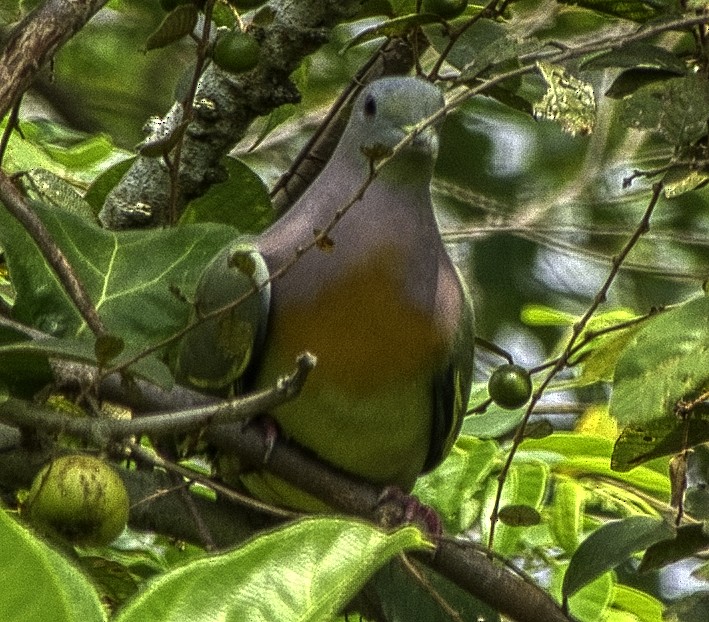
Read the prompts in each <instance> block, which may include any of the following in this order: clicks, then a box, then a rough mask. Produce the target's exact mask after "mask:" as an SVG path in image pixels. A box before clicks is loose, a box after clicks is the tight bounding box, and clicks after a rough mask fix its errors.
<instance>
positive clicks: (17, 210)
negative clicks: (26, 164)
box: [0, 171, 106, 336]
mask: <svg viewBox="0 0 709 622" xmlns="http://www.w3.org/2000/svg"><path fill="white" fill-rule="evenodd" d="M0 202H2V204H3V205H4V206H5V208H6V209H7V210H8V211H9V212H10V213H11V214H12V215H13V216H14V217H15V218H17V220H19V221H20V223H21V224H22V226H23V227H24V228H25V230H26V231H27V233H29V235H30V236H31V237H32V239H33V240H34V242H35V244H37V247H38V248H39V250H40V251H41V253H42V255H43V256H44V258H45V259H46V260H47V263H48V264H49V265H50V266H51V267H52V269H53V270H54V272H55V273H56V274H57V276H58V277H59V280H60V281H61V283H62V285H63V286H64V289H65V291H66V292H67V294H68V295H69V297H70V298H71V300H72V302H73V303H74V304H75V305H76V308H77V309H78V310H79V313H81V316H82V317H83V318H84V321H85V322H86V324H87V325H88V326H89V328H90V329H91V330H92V332H93V333H94V334H95V335H96V336H99V335H103V334H105V333H106V328H105V327H104V325H103V322H102V321H101V318H100V317H99V315H98V313H97V311H96V308H95V307H94V304H93V302H91V298H90V297H89V294H88V293H87V291H86V288H85V287H84V284H83V283H82V282H81V281H80V280H79V278H78V277H77V276H76V273H75V272H74V269H73V268H72V266H71V264H70V263H69V262H68V261H67V258H66V257H65V256H64V253H63V252H62V251H61V249H60V248H59V247H58V246H57V245H56V243H55V242H54V240H53V238H52V234H51V233H50V232H49V230H48V229H47V227H45V225H44V223H43V222H42V221H41V220H40V219H39V218H38V217H37V214H35V213H34V212H33V211H32V208H31V207H30V205H29V204H28V203H27V201H26V199H25V198H24V197H23V196H22V194H20V191H19V190H18V189H17V188H16V187H15V185H14V184H13V183H12V181H11V180H10V178H9V177H8V176H7V175H6V174H5V173H4V172H3V171H0Z"/></svg>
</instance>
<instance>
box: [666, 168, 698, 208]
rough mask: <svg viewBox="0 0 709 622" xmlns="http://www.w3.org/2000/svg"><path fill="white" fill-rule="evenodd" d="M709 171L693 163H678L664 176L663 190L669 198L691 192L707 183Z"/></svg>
mask: <svg viewBox="0 0 709 622" xmlns="http://www.w3.org/2000/svg"><path fill="white" fill-rule="evenodd" d="M708 180H709V172H707V171H706V169H705V168H703V167H702V168H699V169H698V168H697V167H696V166H693V165H691V164H677V165H675V166H673V167H671V168H670V169H669V170H668V171H667V173H665V176H664V177H663V178H662V190H663V192H664V193H665V196H666V197H667V198H668V199H674V198H675V197H678V196H680V195H682V194H684V193H685V192H691V191H692V190H696V189H697V188H701V187H703V186H704V185H706V183H707V181H708Z"/></svg>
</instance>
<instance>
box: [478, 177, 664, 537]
mask: <svg viewBox="0 0 709 622" xmlns="http://www.w3.org/2000/svg"><path fill="white" fill-rule="evenodd" d="M661 193H662V183H657V184H655V186H654V188H653V193H652V197H651V198H650V201H649V203H648V206H647V208H646V209H645V213H644V214H643V217H642V219H641V220H640V223H639V224H638V227H637V229H636V230H635V232H634V233H633V235H632V236H631V237H630V239H629V240H628V241H627V243H626V244H625V246H624V247H623V248H622V249H621V251H620V253H619V254H618V255H616V257H614V259H613V265H612V267H611V270H610V273H609V274H608V277H607V278H606V280H605V282H604V283H603V285H602V286H601V288H600V289H599V290H598V292H597V293H596V296H595V297H594V299H593V301H592V302H591V304H590V305H589V307H588V309H586V312H585V313H584V314H583V316H582V317H581V319H580V320H579V321H578V322H576V324H574V326H573V328H572V331H571V336H570V338H569V341H568V343H567V344H566V347H565V348H564V351H563V352H562V354H561V356H560V357H559V358H558V359H557V361H556V363H555V364H554V366H553V367H552V369H551V370H550V371H549V373H548V374H547V376H546V377H545V378H544V379H543V380H542V382H541V384H540V385H539V386H538V387H537V389H536V390H535V391H534V393H533V394H532V399H531V400H530V402H529V405H528V406H527V411H526V412H525V414H524V418H523V419H522V421H521V423H520V425H519V427H518V428H517V432H516V433H515V436H514V438H513V440H512V447H511V448H510V451H509V454H508V456H507V460H506V461H505V464H504V465H503V467H502V470H501V471H500V474H499V475H498V477H497V479H498V482H499V484H498V487H497V493H496V495H495V503H494V504H493V508H492V512H491V513H490V535H489V538H488V547H489V548H490V549H491V550H492V548H493V544H494V539H495V527H496V525H497V520H498V516H499V510H500V503H501V500H502V490H503V487H504V484H505V481H506V479H507V474H508V473H509V470H510V468H511V466H512V461H513V459H514V457H515V455H516V453H517V449H518V448H519V446H520V444H521V443H522V441H523V440H524V433H525V428H526V426H527V422H528V421H529V418H530V417H531V415H532V411H533V410H534V407H535V405H536V404H537V402H538V401H539V400H540V398H541V397H542V395H543V394H544V391H545V390H546V388H547V386H548V385H549V383H550V382H551V381H552V380H553V378H554V377H555V376H556V375H557V374H558V373H559V372H560V371H561V370H562V369H563V368H564V367H565V366H566V365H567V363H568V361H569V357H570V356H571V352H572V351H573V350H574V347H575V345H576V340H577V339H578V337H579V335H580V334H581V333H582V332H583V330H584V328H585V327H586V325H587V324H588V322H589V320H590V319H591V317H592V316H593V314H594V313H595V312H596V309H598V307H599V306H600V305H601V304H602V303H603V302H605V300H606V297H607V295H608V290H609V289H610V287H611V285H612V283H613V281H614V280H615V277H616V276H617V275H618V272H619V271H620V267H621V265H622V264H623V261H624V260H625V258H626V257H627V256H628V253H630V251H631V250H632V249H633V247H634V246H635V245H636V244H637V242H638V240H639V239H640V238H641V237H642V235H643V234H644V233H645V232H646V231H648V230H649V228H650V218H651V217H652V213H653V211H654V210H655V206H656V205H657V202H658V200H659V198H660V194H661Z"/></svg>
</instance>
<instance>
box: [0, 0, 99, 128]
mask: <svg viewBox="0 0 709 622" xmlns="http://www.w3.org/2000/svg"><path fill="white" fill-rule="evenodd" d="M106 2H107V0H82V1H79V0H72V1H71V2H68V1H67V0H47V2H45V3H43V4H41V5H40V6H38V7H37V8H36V9H35V10H34V11H32V12H31V13H29V14H28V15H27V16H26V17H25V18H24V19H23V20H22V21H21V22H20V23H19V24H17V26H15V28H14V29H13V30H12V33H11V34H10V37H9V39H8V41H7V44H6V45H5V48H4V49H3V50H2V53H1V54H0V119H1V118H2V117H4V116H5V115H6V114H7V112H8V110H10V108H11V107H12V105H13V104H14V103H15V101H16V100H17V99H18V97H20V96H21V95H22V94H23V93H24V92H25V91H26V90H27V89H28V88H29V87H30V85H31V84H32V81H33V80H34V78H35V76H36V75H37V72H38V71H39V70H40V69H41V68H42V67H44V65H45V64H46V63H47V61H48V60H50V59H51V58H52V57H53V56H54V54H56V52H57V50H58V49H59V48H60V47H61V46H62V45H63V44H64V43H66V42H67V41H68V40H69V39H71V38H72V37H73V36H74V35H75V34H76V33H77V32H78V31H79V30H81V29H82V28H83V26H84V24H86V23H87V22H88V21H89V20H90V19H91V18H92V17H93V15H94V14H95V13H97V12H98V11H99V9H101V7H103V5H104V4H106Z"/></svg>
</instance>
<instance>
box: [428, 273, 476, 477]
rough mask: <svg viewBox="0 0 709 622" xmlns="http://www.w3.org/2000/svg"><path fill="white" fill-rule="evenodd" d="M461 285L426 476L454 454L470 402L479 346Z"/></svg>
mask: <svg viewBox="0 0 709 622" xmlns="http://www.w3.org/2000/svg"><path fill="white" fill-rule="evenodd" d="M459 281H460V283H461V287H462V290H463V306H462V310H461V314H460V318H459V320H458V331H457V333H456V336H455V340H454V342H453V349H452V351H451V356H450V359H449V360H448V365H447V366H446V368H445V369H444V370H443V373H441V374H439V375H438V376H437V377H436V378H435V379H434V383H433V399H434V411H433V429H432V431H431V445H430V446H429V449H428V455H427V456H426V462H425V464H424V467H423V472H424V473H427V472H428V471H431V470H432V469H434V468H435V467H437V466H438V464H439V463H440V462H441V461H443V459H444V458H445V457H446V456H447V455H448V453H449V452H450V450H451V448H452V447H453V444H454V443H455V439H456V438H458V433H459V432H460V426H461V425H462V423H463V417H464V416H465V413H466V411H467V409H468V400H469V399H470V390H471V386H472V382H473V365H474V349H473V345H474V342H475V332H474V323H473V304H472V300H471V298H470V294H469V293H468V291H467V288H466V287H465V285H464V284H463V281H462V279H461V278H460V277H459Z"/></svg>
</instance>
